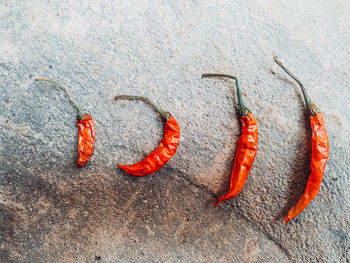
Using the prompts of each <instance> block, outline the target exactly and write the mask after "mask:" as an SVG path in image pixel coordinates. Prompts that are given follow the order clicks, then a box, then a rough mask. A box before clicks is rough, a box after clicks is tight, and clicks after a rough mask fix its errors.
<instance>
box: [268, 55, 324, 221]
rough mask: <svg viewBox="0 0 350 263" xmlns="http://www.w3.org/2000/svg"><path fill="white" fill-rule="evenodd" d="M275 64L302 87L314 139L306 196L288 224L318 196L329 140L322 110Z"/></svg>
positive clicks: (290, 74) (300, 201) (292, 76)
mask: <svg viewBox="0 0 350 263" xmlns="http://www.w3.org/2000/svg"><path fill="white" fill-rule="evenodd" d="M273 58H274V60H275V62H276V63H277V64H278V65H279V66H280V67H281V68H282V69H283V70H284V71H285V72H286V73H287V74H288V75H289V76H290V77H291V78H292V79H294V80H295V81H296V82H297V83H298V84H299V86H300V88H301V90H302V92H303V96H304V98H305V101H306V108H307V112H308V115H309V119H310V124H311V130H312V137H311V173H310V175H309V179H308V181H307V184H306V188H305V191H304V194H303V195H302V197H301V198H300V199H299V201H298V202H297V203H296V204H295V205H294V206H293V207H292V208H291V209H290V210H289V212H288V215H287V216H286V217H285V218H284V220H283V223H284V224H285V223H287V222H288V221H290V220H291V219H293V218H294V217H296V216H297V215H299V214H300V213H301V212H302V211H303V210H304V209H305V208H306V207H307V206H308V205H309V203H310V202H311V201H312V200H313V199H314V198H315V197H316V196H317V194H318V192H319V190H320V186H321V182H322V179H323V173H324V170H325V168H326V163H327V161H328V157H329V140H328V135H327V131H326V126H325V124H324V120H323V115H322V112H321V111H320V109H319V108H318V107H317V106H316V105H315V104H314V103H312V101H311V100H310V98H309V96H308V94H307V93H306V90H305V88H304V85H303V84H302V83H301V82H300V81H299V80H298V79H297V78H296V77H295V76H294V75H293V74H292V73H291V72H290V71H289V70H288V69H286V68H285V67H284V66H283V64H282V63H281V62H280V61H279V60H278V59H277V57H276V56H274V57H273Z"/></svg>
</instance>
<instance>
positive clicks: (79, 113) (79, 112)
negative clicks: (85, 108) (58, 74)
mask: <svg viewBox="0 0 350 263" xmlns="http://www.w3.org/2000/svg"><path fill="white" fill-rule="evenodd" d="M35 80H36V81H48V82H52V83H54V84H57V85H59V86H60V87H61V88H63V89H64V91H65V92H66V94H67V95H68V98H69V100H70V102H71V103H72V104H73V106H74V108H76V110H77V114H78V119H79V120H81V119H83V118H84V116H85V115H86V114H84V113H83V112H82V111H81V109H80V107H79V106H78V104H77V103H76V102H75V100H74V98H73V96H72V94H70V92H69V90H68V89H67V88H66V87H65V86H64V85H62V84H61V83H59V82H58V81H56V80H52V79H46V78H37V79H35Z"/></svg>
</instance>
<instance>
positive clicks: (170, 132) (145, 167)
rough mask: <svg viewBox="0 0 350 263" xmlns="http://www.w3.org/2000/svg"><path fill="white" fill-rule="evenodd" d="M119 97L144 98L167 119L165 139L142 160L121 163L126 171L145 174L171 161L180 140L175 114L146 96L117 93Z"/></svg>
mask: <svg viewBox="0 0 350 263" xmlns="http://www.w3.org/2000/svg"><path fill="white" fill-rule="evenodd" d="M115 99H116V100H118V99H128V100H129V99H136V100H142V101H144V102H146V103H147V104H149V105H151V106H153V107H154V109H156V111H158V112H159V113H160V115H161V116H162V118H163V119H164V120H165V121H166V122H165V126H164V133H163V139H162V141H161V142H160V143H159V145H158V147H157V148H156V149H155V150H154V151H153V152H152V153H150V154H149V155H148V156H147V157H146V158H145V159H143V160H142V161H140V162H138V163H136V164H133V165H121V164H118V167H120V168H122V169H123V170H124V171H125V172H127V173H128V174H131V175H138V176H145V175H149V174H152V173H154V172H156V171H158V170H159V169H160V168H162V167H163V165H164V164H165V163H166V162H167V161H169V160H170V159H171V158H172V157H173V156H174V154H175V153H176V150H177V146H178V144H179V141H180V126H179V124H178V123H177V121H176V120H175V118H174V117H173V116H171V114H170V113H169V112H165V111H163V110H162V109H160V108H158V107H157V106H156V105H155V104H154V103H153V102H152V101H151V100H150V99H149V98H147V97H144V96H130V95H117V96H116V97H115Z"/></svg>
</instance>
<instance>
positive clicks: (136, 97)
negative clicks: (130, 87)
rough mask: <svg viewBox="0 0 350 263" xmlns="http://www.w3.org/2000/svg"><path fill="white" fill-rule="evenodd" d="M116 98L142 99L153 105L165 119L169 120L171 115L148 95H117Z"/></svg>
mask: <svg viewBox="0 0 350 263" xmlns="http://www.w3.org/2000/svg"><path fill="white" fill-rule="evenodd" d="M114 99H115V100H118V99H124V100H142V101H143V102H145V103H146V104H148V105H151V106H152V107H153V108H154V109H155V110H156V111H157V112H158V113H159V114H160V115H161V116H162V117H163V118H164V119H165V120H168V119H169V118H170V117H171V114H170V113H169V112H167V111H164V110H162V109H161V108H159V107H158V106H157V105H156V104H155V103H154V102H153V101H151V100H150V99H149V98H148V97H146V96H136V95H124V94H121V95H117V96H115V97H114Z"/></svg>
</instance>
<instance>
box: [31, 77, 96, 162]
mask: <svg viewBox="0 0 350 263" xmlns="http://www.w3.org/2000/svg"><path fill="white" fill-rule="evenodd" d="M35 80H36V81H48V82H52V83H54V84H57V85H59V86H60V87H62V88H63V89H64V91H65V92H66V94H67V95H68V98H69V100H70V101H71V103H72V104H73V106H74V108H75V109H76V110H77V121H76V123H77V126H78V153H79V158H78V161H77V164H78V166H79V167H83V166H84V165H85V164H87V162H88V161H89V160H90V158H91V155H92V154H93V152H94V144H95V125H94V121H93V119H92V117H91V116H90V115H89V114H87V113H84V112H82V111H81V109H80V107H79V106H78V105H77V104H76V102H75V101H74V98H73V96H72V95H71V94H70V92H69V90H68V89H67V88H66V87H65V86H64V85H62V84H61V83H59V82H57V81H55V80H52V79H46V78H38V79H35Z"/></svg>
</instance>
